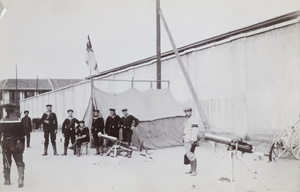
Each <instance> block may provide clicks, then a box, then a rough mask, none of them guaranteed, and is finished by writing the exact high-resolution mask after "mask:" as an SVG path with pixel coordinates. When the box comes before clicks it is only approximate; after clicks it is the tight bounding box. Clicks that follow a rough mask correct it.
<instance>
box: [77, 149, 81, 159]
mask: <svg viewBox="0 0 300 192" xmlns="http://www.w3.org/2000/svg"><path fill="white" fill-rule="evenodd" d="M80 152H81V147H76V153H77V157H80V155H81V154H80Z"/></svg>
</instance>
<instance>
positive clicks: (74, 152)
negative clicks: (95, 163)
mask: <svg viewBox="0 0 300 192" xmlns="http://www.w3.org/2000/svg"><path fill="white" fill-rule="evenodd" d="M76 149H77V146H75V149H74V151H73V154H74V155H76V154H77V153H76Z"/></svg>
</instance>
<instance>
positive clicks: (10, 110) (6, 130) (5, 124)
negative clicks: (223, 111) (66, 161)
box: [0, 104, 199, 188]
mask: <svg viewBox="0 0 300 192" xmlns="http://www.w3.org/2000/svg"><path fill="white" fill-rule="evenodd" d="M46 107H47V111H46V112H45V113H44V114H43V116H42V118H41V122H42V124H43V130H44V138H45V143H44V153H43V155H44V156H46V155H47V150H48V145H49V136H50V139H51V143H52V147H53V151H54V155H58V154H57V149H56V134H57V127H58V126H57V118H56V114H55V113H54V112H52V105H50V104H48V105H46ZM14 109H15V106H13V105H10V104H8V105H6V106H5V110H6V113H7V116H6V117H4V118H3V119H2V120H1V121H0V143H1V145H2V154H3V169H4V170H3V173H4V179H5V181H4V184H5V185H10V184H11V181H10V169H11V163H12V157H13V158H14V160H15V163H16V165H17V169H18V174H19V178H18V187H20V188H21V187H23V185H24V183H23V182H24V169H25V163H24V162H23V152H24V148H25V136H26V137H27V147H30V132H31V131H32V129H31V119H30V118H29V117H28V114H29V111H27V110H26V111H24V114H25V117H23V118H22V120H21V121H20V120H19V118H18V117H16V116H15V113H14ZM109 110H110V116H108V117H107V119H106V123H105V124H104V119H103V118H102V117H101V116H100V113H99V110H97V109H96V110H94V117H93V122H92V136H93V140H94V145H95V148H96V155H99V154H100V155H103V139H102V138H100V137H99V136H98V133H102V134H104V133H106V134H108V135H109V136H113V137H116V138H117V139H119V136H120V135H121V136H122V137H123V141H124V142H126V143H128V146H127V147H130V145H131V138H132V134H133V128H134V127H136V126H137V125H138V124H139V120H138V119H137V118H135V117H134V116H133V115H129V114H128V110H127V109H122V112H123V115H124V116H123V117H122V118H120V117H119V116H118V115H116V112H115V111H116V110H115V109H109ZM184 111H185V113H186V116H187V117H188V119H187V121H186V123H185V125H184V134H183V137H184V146H185V149H186V154H185V156H186V158H187V159H188V161H189V163H188V164H190V165H191V170H190V171H188V172H187V174H191V176H195V175H197V171H196V169H197V160H196V156H195V151H194V150H193V148H194V147H195V145H196V142H197V134H198V132H199V129H198V122H197V121H196V120H195V118H194V116H192V109H191V108H186V109H184ZM67 113H68V117H67V118H66V119H65V120H64V122H63V125H62V133H63V135H64V137H65V143H64V153H63V154H62V155H67V149H68V145H69V141H70V140H71V143H72V146H71V147H69V148H70V149H73V150H74V154H77V155H78V156H79V155H80V148H81V143H82V142H89V141H90V137H89V129H88V128H87V127H86V126H85V125H84V123H85V122H84V121H79V120H78V119H76V118H74V117H73V110H72V109H69V110H68V111H67ZM75 123H76V124H79V125H78V127H75ZM108 145H111V143H108ZM126 156H127V157H128V158H130V157H131V152H130V151H129V152H127V155H126Z"/></svg>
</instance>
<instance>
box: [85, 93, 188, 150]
mask: <svg viewBox="0 0 300 192" xmlns="http://www.w3.org/2000/svg"><path fill="white" fill-rule="evenodd" d="M93 93H94V102H95V103H94V105H95V107H96V108H97V109H99V111H100V114H101V115H102V116H103V118H104V119H106V118H107V117H108V115H109V108H116V109H117V114H119V115H121V109H122V108H128V111H129V113H130V114H132V115H134V116H135V117H136V118H138V119H139V120H140V124H139V125H138V127H137V128H136V129H134V133H133V140H132V142H133V145H134V146H136V147H139V146H140V145H141V143H142V142H144V146H145V147H146V148H149V149H157V148H163V147H170V146H176V145H182V131H183V123H184V117H183V116H184V113H183V111H182V107H181V106H180V105H179V104H178V103H177V101H176V100H175V98H174V97H173V95H172V94H171V92H170V90H169V89H162V90H156V89H149V90H146V91H139V90H137V89H134V88H131V89H129V90H127V91H125V92H122V93H118V94H113V93H107V92H104V91H101V90H99V89H97V88H94V89H93ZM92 111H93V105H92V100H91V99H90V102H89V104H88V108H87V111H86V114H85V116H84V119H85V121H86V122H87V123H86V124H87V126H89V127H91V122H92Z"/></svg>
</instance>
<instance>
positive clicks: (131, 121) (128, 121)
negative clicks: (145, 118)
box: [120, 108, 140, 158]
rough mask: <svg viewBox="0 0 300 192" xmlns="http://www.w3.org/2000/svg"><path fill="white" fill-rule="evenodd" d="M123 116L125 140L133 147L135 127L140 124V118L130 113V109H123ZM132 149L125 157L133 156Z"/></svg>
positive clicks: (122, 125) (122, 123)
mask: <svg viewBox="0 0 300 192" xmlns="http://www.w3.org/2000/svg"><path fill="white" fill-rule="evenodd" d="M122 112H123V115H124V116H123V117H122V118H121V122H120V124H121V127H122V129H123V141H124V142H126V143H128V147H129V148H130V147H131V139H132V134H133V129H134V128H135V127H136V126H138V124H139V122H140V121H139V120H138V119H137V118H135V117H134V116H133V115H129V114H128V109H126V108H125V109H122ZM131 154H132V151H130V152H127V155H125V156H124V157H128V158H131Z"/></svg>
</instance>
